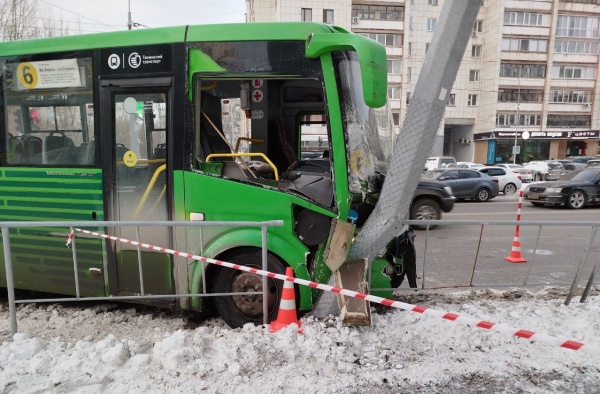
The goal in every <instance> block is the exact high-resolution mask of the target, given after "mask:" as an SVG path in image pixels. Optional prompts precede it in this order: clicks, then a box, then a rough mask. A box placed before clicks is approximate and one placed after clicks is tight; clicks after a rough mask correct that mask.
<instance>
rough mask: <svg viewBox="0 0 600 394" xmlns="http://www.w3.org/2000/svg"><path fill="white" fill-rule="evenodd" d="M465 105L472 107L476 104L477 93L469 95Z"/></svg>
mask: <svg viewBox="0 0 600 394" xmlns="http://www.w3.org/2000/svg"><path fill="white" fill-rule="evenodd" d="M467 105H468V106H469V107H474V106H476V105H477V95H476V94H470V95H469V100H468V101H467Z"/></svg>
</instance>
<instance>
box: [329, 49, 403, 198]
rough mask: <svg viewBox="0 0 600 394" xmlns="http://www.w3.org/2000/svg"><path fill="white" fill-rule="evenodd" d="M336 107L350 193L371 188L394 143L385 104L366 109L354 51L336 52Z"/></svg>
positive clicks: (388, 112) (385, 167)
mask: <svg viewBox="0 0 600 394" xmlns="http://www.w3.org/2000/svg"><path fill="white" fill-rule="evenodd" d="M334 59H335V62H336V65H337V72H338V75H337V76H338V79H339V93H340V107H341V110H342V117H343V123H344V130H345V133H346V145H347V159H348V163H349V165H348V183H349V186H350V190H351V191H352V192H357V191H359V190H364V188H365V187H368V188H369V189H371V185H370V183H371V182H372V181H373V180H374V175H376V173H377V172H380V173H384V174H385V172H386V171H387V166H388V164H389V159H390V156H391V154H392V150H393V144H394V139H393V137H394V134H393V133H394V131H393V130H394V129H393V119H392V114H391V112H390V109H389V107H388V106H387V105H385V106H383V107H381V108H370V107H368V106H367V105H366V104H365V102H364V99H363V86H362V80H361V74H360V66H359V63H358V57H357V55H356V53H355V52H336V53H335V55H334Z"/></svg>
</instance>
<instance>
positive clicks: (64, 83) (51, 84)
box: [15, 59, 82, 90]
mask: <svg viewBox="0 0 600 394" xmlns="http://www.w3.org/2000/svg"><path fill="white" fill-rule="evenodd" d="M16 74H17V78H16V81H17V83H16V85H15V89H16V90H32V89H57V88H72V87H81V86H82V85H81V74H80V72H79V66H78V64H77V59H64V60H46V61H40V62H23V63H19V64H18V66H17V70H16Z"/></svg>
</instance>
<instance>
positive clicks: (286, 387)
mask: <svg viewBox="0 0 600 394" xmlns="http://www.w3.org/2000/svg"><path fill="white" fill-rule="evenodd" d="M565 294H566V291H565V290H564V289H556V288H549V289H544V290H543V291H539V292H536V293H530V292H525V291H522V290H513V291H505V292H494V291H478V292H461V293H439V292H438V293H432V292H426V293H402V294H400V295H399V296H397V298H398V299H400V300H401V301H403V302H407V303H411V304H418V305H423V306H427V307H429V308H433V309H440V310H444V311H450V312H454V313H459V314H461V315H468V316H472V317H475V318H478V319H486V320H489V321H492V322H496V323H503V324H506V325H509V326H512V327H515V328H523V329H528V330H531V331H535V332H538V333H544V334H548V335H553V336H560V337H565V338H568V339H574V340H577V341H581V342H583V343H586V344H593V345H600V296H598V295H594V296H592V297H590V298H589V299H588V302H587V303H583V304H582V303H579V299H578V298H575V299H574V300H573V302H572V303H571V304H570V306H568V307H567V306H565V305H563V303H564V299H565ZM595 294H597V293H595ZM373 322H374V324H373V326H372V327H362V328H347V327H342V326H341V324H340V322H339V321H338V319H337V318H334V317H328V318H325V319H316V318H314V317H310V316H307V317H304V318H303V319H302V324H303V327H304V333H303V334H298V333H297V332H296V330H295V327H294V326H290V327H288V328H286V329H284V330H282V331H280V332H278V333H275V334H271V333H269V332H268V330H267V329H266V328H264V327H254V326H246V327H244V328H243V329H236V330H233V329H230V328H228V327H227V326H225V325H224V324H223V322H222V321H221V320H219V319H213V320H209V321H206V322H203V323H199V322H198V321H195V320H194V318H193V317H191V316H187V315H182V314H177V313H174V312H165V311H161V310H157V309H152V308H146V307H142V306H137V305H136V306H132V305H123V304H97V305H92V304H90V305H84V306H81V305H79V306H77V305H75V304H50V305H48V304H38V305H19V306H18V327H19V333H18V334H17V335H15V336H14V340H11V337H10V330H9V320H8V308H7V304H6V300H5V299H3V300H2V301H1V302H0V343H1V345H0V393H102V392H106V393H128V394H129V393H144V394H150V393H165V392H171V393H176V392H187V393H203V392H206V393H277V394H280V393H306V392H317V393H362V392H366V391H367V390H369V392H374V393H431V392H438V393H439V392H442V393H455V392H461V393H476V392H494V393H548V392H569V393H594V392H599V391H600V369H599V368H600V367H599V366H600V354H597V355H589V354H585V353H580V352H576V351H573V350H568V349H561V348H555V347H551V346H548V345H545V344H541V343H531V342H529V341H527V340H523V339H517V338H513V337H507V336H504V335H502V334H499V333H496V332H489V331H484V330H481V329H478V328H470V327H467V326H462V325H459V324H457V323H453V322H450V321H444V320H441V319H436V318H432V317H427V316H422V315H419V314H416V313H412V312H406V311H400V310H385V311H383V312H381V311H379V310H378V311H377V312H376V313H374V315H373Z"/></svg>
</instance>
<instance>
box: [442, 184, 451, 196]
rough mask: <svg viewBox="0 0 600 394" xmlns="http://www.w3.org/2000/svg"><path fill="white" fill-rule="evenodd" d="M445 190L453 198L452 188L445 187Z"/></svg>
mask: <svg viewBox="0 0 600 394" xmlns="http://www.w3.org/2000/svg"><path fill="white" fill-rule="evenodd" d="M444 190H445V191H446V193H448V195H450V196H452V188H451V187H450V186H444Z"/></svg>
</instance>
